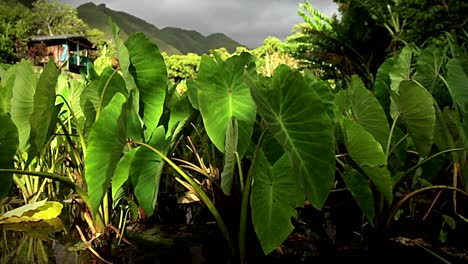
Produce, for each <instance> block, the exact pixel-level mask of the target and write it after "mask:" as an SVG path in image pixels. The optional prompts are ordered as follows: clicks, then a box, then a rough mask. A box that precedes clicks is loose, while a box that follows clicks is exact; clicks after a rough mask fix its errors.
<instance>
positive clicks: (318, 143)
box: [247, 65, 335, 208]
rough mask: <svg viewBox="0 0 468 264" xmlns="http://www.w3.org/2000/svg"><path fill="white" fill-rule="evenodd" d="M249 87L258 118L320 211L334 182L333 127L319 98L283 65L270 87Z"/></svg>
mask: <svg viewBox="0 0 468 264" xmlns="http://www.w3.org/2000/svg"><path fill="white" fill-rule="evenodd" d="M247 80H249V79H247ZM249 85H250V86H251V90H252V96H253V97H254V99H255V102H256V103H257V106H258V110H259V113H260V115H261V116H262V118H263V119H264V120H265V122H266V124H267V126H268V129H269V130H270V132H271V133H272V134H273V135H274V136H275V138H276V139H277V140H278V142H279V143H280V144H281V145H282V146H283V148H284V150H285V151H286V153H287V154H288V156H289V159H290V161H291V162H292V164H293V169H294V170H295V174H296V175H297V177H299V178H298V179H299V182H300V183H301V185H302V186H303V188H304V190H305V193H306V195H307V197H308V198H309V199H310V201H311V203H312V204H313V205H314V206H315V207H316V208H321V207H322V206H323V204H324V203H325V200H326V199H327V197H328V194H329V192H330V190H331V188H332V185H333V181H334V179H335V151H334V147H335V141H334V135H333V125H332V123H331V121H330V118H329V117H328V114H327V112H326V110H325V107H324V106H323V103H322V100H321V98H320V97H319V96H318V95H317V93H316V92H315V91H314V90H313V89H311V87H309V85H308V84H307V83H306V82H305V81H304V78H303V77H302V76H301V75H300V74H299V72H297V71H293V70H291V69H289V68H288V67H287V66H284V65H283V66H279V67H278V68H276V70H275V75H274V76H273V78H272V79H271V82H270V86H269V87H265V86H264V85H263V84H260V83H259V82H256V83H254V82H253V81H252V80H250V81H249ZM267 85H268V83H267Z"/></svg>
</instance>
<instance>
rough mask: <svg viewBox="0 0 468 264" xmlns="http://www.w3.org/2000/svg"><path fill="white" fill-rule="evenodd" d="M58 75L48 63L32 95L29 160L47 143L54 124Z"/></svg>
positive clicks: (54, 67)
mask: <svg viewBox="0 0 468 264" xmlns="http://www.w3.org/2000/svg"><path fill="white" fill-rule="evenodd" d="M59 74H60V71H58V69H57V66H56V65H55V63H54V62H53V61H50V62H49V63H48V64H47V65H46V67H45V68H44V70H43V71H42V74H41V77H40V78H39V81H38V82H37V86H36V92H35V93H34V110H33V112H32V114H31V118H30V120H29V122H30V125H31V133H30V138H29V143H30V145H31V146H30V148H29V154H30V155H29V156H30V157H29V158H32V157H34V156H38V155H39V154H40V153H41V152H42V149H43V148H44V145H45V143H46V142H47V140H48V138H47V136H48V135H49V134H48V132H49V130H50V126H51V124H55V119H56V118H57V116H55V117H54V114H56V111H55V109H54V108H55V85H56V84H57V78H58V76H59Z"/></svg>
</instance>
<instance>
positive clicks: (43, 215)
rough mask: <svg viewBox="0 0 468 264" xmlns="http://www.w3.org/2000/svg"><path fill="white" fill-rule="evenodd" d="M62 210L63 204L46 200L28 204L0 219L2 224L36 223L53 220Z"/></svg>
mask: <svg viewBox="0 0 468 264" xmlns="http://www.w3.org/2000/svg"><path fill="white" fill-rule="evenodd" d="M62 208H63V205H62V204H61V203H59V202H47V201H46V200H43V201H40V202H36V203H32V204H26V205H23V206H21V207H19V208H16V209H14V210H11V211H8V212H6V213H5V214H3V215H2V216H1V217H0V224H12V223H21V222H36V221H41V220H48V219H53V218H56V217H58V216H59V215H60V212H62Z"/></svg>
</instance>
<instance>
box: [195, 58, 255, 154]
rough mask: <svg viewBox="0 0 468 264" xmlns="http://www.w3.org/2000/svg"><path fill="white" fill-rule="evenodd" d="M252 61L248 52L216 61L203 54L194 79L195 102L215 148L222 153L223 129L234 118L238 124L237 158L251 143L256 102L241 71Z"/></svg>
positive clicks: (224, 132) (224, 129)
mask: <svg viewBox="0 0 468 264" xmlns="http://www.w3.org/2000/svg"><path fill="white" fill-rule="evenodd" d="M251 61H252V57H251V55H249V54H247V53H243V54H241V55H240V56H234V57H231V58H229V59H227V60H226V61H225V62H218V64H217V63H216V62H214V61H213V60H212V59H211V58H209V57H208V56H203V57H202V62H201V65H200V73H199V78H198V79H197V80H198V100H199V101H198V103H199V108H200V112H201V114H202V117H203V123H204V125H205V129H206V132H207V134H208V136H209V137H210V139H211V141H212V142H213V144H214V145H215V146H216V147H217V148H218V150H219V151H221V152H224V150H225V146H224V144H225V139H226V129H227V126H228V123H229V122H231V118H232V117H235V118H236V119H237V120H238V125H239V142H238V145H237V147H238V150H237V151H238V153H239V156H240V157H242V156H243V155H244V153H245V151H246V150H247V147H248V146H249V144H250V138H251V136H252V131H253V124H254V122H255V116H256V107H255V102H254V101H253V99H252V96H251V95H250V90H249V87H248V86H247V84H246V83H245V82H244V70H245V67H246V66H247V65H248V64H250V63H251ZM208 76H209V77H208Z"/></svg>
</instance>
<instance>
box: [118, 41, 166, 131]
mask: <svg viewBox="0 0 468 264" xmlns="http://www.w3.org/2000/svg"><path fill="white" fill-rule="evenodd" d="M125 45H126V46H127V49H128V54H129V56H130V61H131V63H132V65H131V68H130V73H131V74H132V75H133V77H134V80H135V83H136V86H137V88H138V91H139V92H140V106H139V107H140V108H139V109H140V110H139V114H140V116H141V117H142V118H143V122H144V123H145V126H146V130H145V139H146V140H148V139H149V137H150V136H151V135H152V134H153V131H154V130H155V129H156V127H157V126H158V123H159V119H160V118H161V115H162V113H163V110H164V100H165V98H166V87H167V70H166V65H165V63H164V59H163V57H162V55H161V53H160V52H159V48H158V46H157V45H156V44H155V43H154V42H153V41H151V40H150V39H148V37H146V36H145V34H143V33H135V34H133V35H131V36H130V37H129V38H128V39H127V41H126V42H125Z"/></svg>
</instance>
